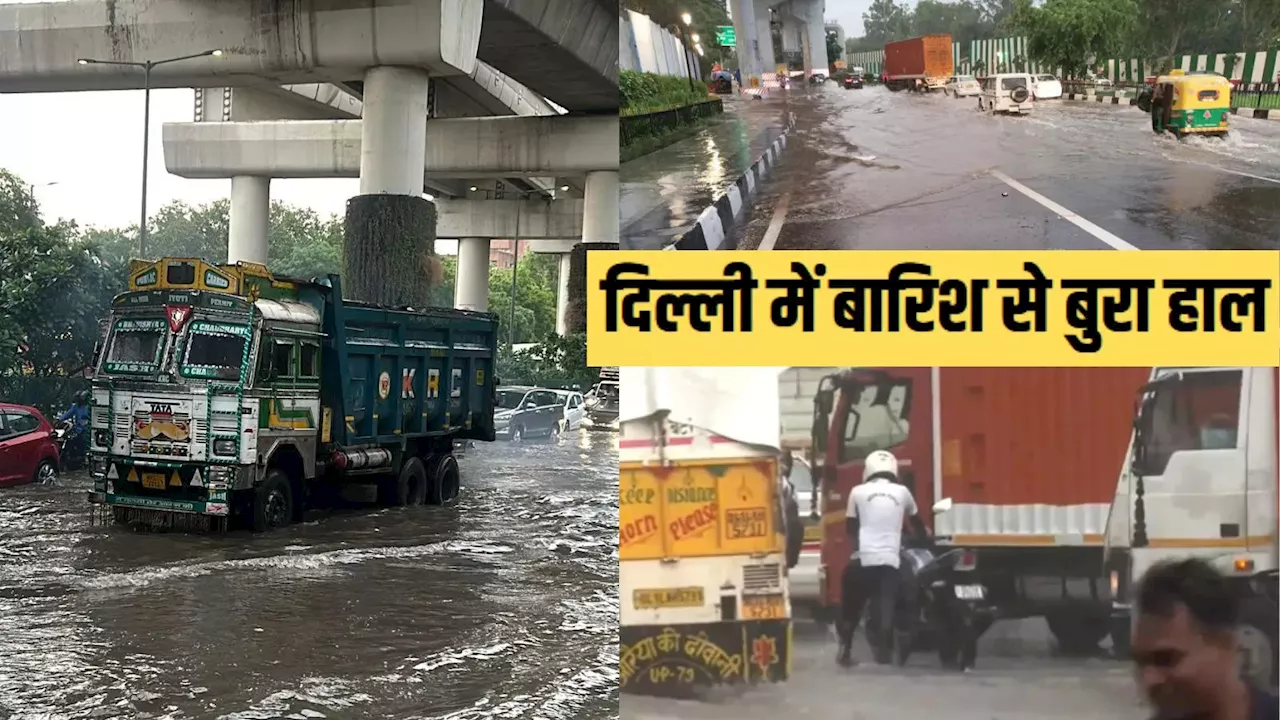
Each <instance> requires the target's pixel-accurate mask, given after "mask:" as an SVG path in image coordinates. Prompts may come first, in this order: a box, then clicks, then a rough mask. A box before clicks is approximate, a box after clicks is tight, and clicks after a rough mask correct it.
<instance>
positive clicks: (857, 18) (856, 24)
mask: <svg viewBox="0 0 1280 720" xmlns="http://www.w3.org/2000/svg"><path fill="white" fill-rule="evenodd" d="M897 2H898V3H899V4H901V5H906V6H907V7H915V6H916V0H897ZM870 8H871V0H827V11H826V13H825V14H824V17H823V19H824V20H828V21H830V20H835V21H836V22H838V23H840V27H842V28H844V34H845V37H860V36H861V35H862V13H864V12H866V11H867V10H868V9H870Z"/></svg>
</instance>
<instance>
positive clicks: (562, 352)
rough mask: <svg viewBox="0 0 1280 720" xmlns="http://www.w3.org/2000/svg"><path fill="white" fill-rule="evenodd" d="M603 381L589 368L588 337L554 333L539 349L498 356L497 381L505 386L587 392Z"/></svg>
mask: <svg viewBox="0 0 1280 720" xmlns="http://www.w3.org/2000/svg"><path fill="white" fill-rule="evenodd" d="M599 377H600V368H598V367H589V366H588V365H587V336H586V335H566V336H565V337H560V336H559V335H556V334H555V333H551V334H549V335H547V336H545V337H543V338H542V340H541V341H539V343H538V344H537V345H535V346H534V347H532V348H528V349H526V350H523V351H521V352H512V351H510V350H508V349H507V347H506V346H505V345H504V346H503V347H502V348H501V349H500V350H499V352H498V378H499V379H500V380H501V381H502V383H503V384H504V385H542V386H544V387H577V388H579V389H581V390H584V391H585V390H586V389H588V388H589V387H591V385H592V384H593V383H595V382H596V380H598V379H599Z"/></svg>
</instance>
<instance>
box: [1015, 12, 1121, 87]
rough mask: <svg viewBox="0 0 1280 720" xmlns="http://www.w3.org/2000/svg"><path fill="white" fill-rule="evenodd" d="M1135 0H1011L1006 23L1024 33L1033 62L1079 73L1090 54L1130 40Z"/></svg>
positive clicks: (1109, 52)
mask: <svg viewBox="0 0 1280 720" xmlns="http://www.w3.org/2000/svg"><path fill="white" fill-rule="evenodd" d="M1136 13H1137V8H1136V6H1135V5H1134V0H1046V1H1045V3H1044V5H1043V6H1041V7H1035V6H1033V5H1032V4H1031V0H1016V8H1015V10H1014V13H1013V15H1012V16H1011V17H1010V18H1009V24H1010V27H1011V28H1013V29H1014V30H1016V31H1017V32H1020V33H1022V34H1023V35H1025V36H1026V38H1027V52H1028V55H1029V56H1030V58H1031V59H1032V60H1034V61H1035V62H1038V63H1041V64H1043V65H1047V66H1048V67H1060V68H1063V71H1064V72H1065V73H1066V74H1067V75H1068V76H1076V77H1079V76H1082V75H1084V74H1086V73H1085V71H1086V69H1087V67H1088V64H1089V62H1090V61H1091V60H1092V59H1093V58H1099V57H1114V56H1116V55H1117V54H1119V52H1120V51H1121V49H1122V48H1124V47H1125V46H1126V45H1127V44H1128V43H1129V38H1130V37H1131V33H1132V31H1133V27H1134V22H1135V17H1136Z"/></svg>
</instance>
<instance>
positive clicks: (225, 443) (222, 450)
mask: <svg viewBox="0 0 1280 720" xmlns="http://www.w3.org/2000/svg"><path fill="white" fill-rule="evenodd" d="M213 454H214V455H235V454H236V441H235V440H232V439H230V438H218V439H217V440H214V441H213Z"/></svg>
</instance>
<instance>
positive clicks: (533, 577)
mask: <svg viewBox="0 0 1280 720" xmlns="http://www.w3.org/2000/svg"><path fill="white" fill-rule="evenodd" d="M461 466H462V474H463V475H462V477H463V492H462V496H461V498H460V501H459V503H458V504H457V506H456V507H451V508H434V507H417V508H397V509H390V510H377V509H375V510H365V511H358V512H342V513H329V514H321V515H319V516H317V517H311V518H308V520H307V521H306V522H304V523H301V524H299V525H295V526H293V527H290V528H287V529H285V530H283V531H280V532H275V533H270V534H264V535H250V534H239V533H235V534H229V535H225V536H215V535H184V534H176V533H148V532H141V531H135V530H130V529H127V528H122V527H111V526H108V527H103V526H93V525H90V524H89V521H88V517H89V516H88V511H87V506H86V503H85V490H87V489H88V487H89V481H88V479H87V478H83V477H81V478H72V479H70V480H68V481H64V484H63V486H62V487H59V488H55V489H45V488H38V487H30V486H28V487H22V488H15V489H10V490H5V491H3V492H0V718H6V719H7V720H19V719H21V720H36V719H40V720H54V719H60V718H104V719H107V718H157V719H159V718H164V719H171V720H180V719H184V718H226V719H227V720H266V719H268V718H342V719H346V718H451V719H453V720H474V719H479V718H516V717H519V718H546V719H549V720H550V719H555V718H593V719H594V718H601V719H603V718H612V717H617V713H618V710H617V708H618V690H617V682H618V672H617V664H618V635H617V613H618V600H617V576H618V559H617V542H616V540H617V518H618V506H617V503H618V474H617V438H616V436H614V435H610V434H595V433H587V432H585V431H584V432H582V433H581V434H580V435H579V434H567V435H566V436H565V437H564V438H563V439H561V440H560V441H559V442H558V443H555V444H547V443H541V444H534V443H529V444H524V445H511V444H506V443H492V444H488V443H477V445H476V448H475V449H472V450H470V451H468V454H467V457H465V458H464V459H463V460H462V461H461Z"/></svg>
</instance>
